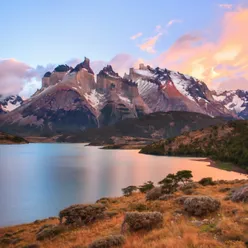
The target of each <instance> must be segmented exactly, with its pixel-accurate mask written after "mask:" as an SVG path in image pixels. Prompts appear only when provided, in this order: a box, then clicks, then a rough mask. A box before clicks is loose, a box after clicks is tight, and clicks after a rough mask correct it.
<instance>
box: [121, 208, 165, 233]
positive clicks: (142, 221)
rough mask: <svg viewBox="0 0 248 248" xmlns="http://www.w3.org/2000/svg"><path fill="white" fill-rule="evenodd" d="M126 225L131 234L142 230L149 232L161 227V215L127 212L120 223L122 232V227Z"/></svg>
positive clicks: (156, 213)
mask: <svg viewBox="0 0 248 248" xmlns="http://www.w3.org/2000/svg"><path fill="white" fill-rule="evenodd" d="M126 224H127V225H128V228H129V230H130V231H131V232H132V231H138V230H142V229H144V230H151V229H153V228H157V227H161V226H162V224H163V215H162V214H161V213H160V212H143V213H138V212H129V213H126V214H125V218H124V221H123V223H122V231H124V226H125V225H126Z"/></svg>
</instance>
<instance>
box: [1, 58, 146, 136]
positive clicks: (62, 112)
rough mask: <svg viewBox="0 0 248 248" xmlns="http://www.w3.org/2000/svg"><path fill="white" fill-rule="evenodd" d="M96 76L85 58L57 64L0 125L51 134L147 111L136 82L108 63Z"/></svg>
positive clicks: (14, 130)
mask: <svg viewBox="0 0 248 248" xmlns="http://www.w3.org/2000/svg"><path fill="white" fill-rule="evenodd" d="M96 78H97V82H96V81H95V75H94V72H93V71H92V69H91V68H90V61H89V59H87V58H85V60H84V61H83V62H82V63H80V64H78V65H77V66H76V67H75V68H71V67H69V66H67V65H59V66H58V67H56V68H55V69H54V71H53V72H47V73H45V75H44V77H43V79H42V88H41V89H40V90H38V91H37V92H35V94H34V95H33V96H31V98H30V99H28V100H27V101H25V103H24V104H23V105H22V106H20V107H19V108H17V109H15V110H13V111H12V112H10V113H8V114H6V115H5V116H4V118H1V119H0V123H1V124H0V128H1V129H2V130H3V131H7V132H11V133H19V134H22V135H24V136H27V135H37V136H53V135H55V134H60V133H68V132H69V133H70V132H77V131H83V130H85V129H87V128H93V127H100V126H104V125H110V124H113V123H115V122H118V121H120V120H123V119H126V118H135V117H139V116H142V115H144V114H147V113H149V112H150V109H149V108H148V107H147V105H146V104H145V103H144V101H143V100H142V98H141V97H140V95H139V92H138V88H137V84H135V83H134V82H132V81H131V80H128V79H123V78H122V77H120V76H119V75H118V74H117V73H115V72H114V71H113V69H112V67H111V66H107V67H105V68H103V70H102V71H100V72H99V74H98V75H97V77H96Z"/></svg>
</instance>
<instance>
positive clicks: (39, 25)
mask: <svg viewBox="0 0 248 248" xmlns="http://www.w3.org/2000/svg"><path fill="white" fill-rule="evenodd" d="M247 27H248V0H228V1H220V0H200V1H199V0H173V1H169V0H168V1H167V0H166V1H165V0H153V1H150V0H143V1H140V0H135V1H133V0H132V1H131V0H125V1H120V0H105V1H102V0H92V1H85V0H71V1H67V0H59V1H58V0H49V1H48V0H42V1H33V0H22V1H20V0H11V1H0V32H1V36H0V95H9V94H17V93H18V94H19V93H20V94H21V95H23V96H25V97H28V96H29V95H30V94H32V93H33V92H34V91H35V90H36V88H39V87H40V85H41V83H40V82H41V78H42V76H43V74H44V73H45V72H46V71H48V70H53V69H54V67H55V66H56V65H58V64H64V63H67V64H69V65H71V66H75V65H76V64H77V63H79V62H81V61H83V59H84V57H85V56H86V57H88V58H90V60H91V64H92V67H93V69H94V70H95V71H96V72H97V71H99V69H101V67H102V66H103V65H105V64H107V63H110V64H112V65H113V67H114V69H115V70H116V71H117V72H119V73H120V74H121V75H122V74H124V72H127V71H128V68H129V67H133V66H134V67H136V66H137V65H138V64H139V63H141V62H144V63H145V64H149V65H151V66H160V67H166V68H168V69H171V70H175V71H180V72H182V73H186V74H189V75H192V76H195V77H197V78H199V79H200V80H203V81H204V82H205V83H207V84H208V86H209V87H210V88H214V89H218V88H221V89H236V88H242V89H247V90H248V35H246V33H247Z"/></svg>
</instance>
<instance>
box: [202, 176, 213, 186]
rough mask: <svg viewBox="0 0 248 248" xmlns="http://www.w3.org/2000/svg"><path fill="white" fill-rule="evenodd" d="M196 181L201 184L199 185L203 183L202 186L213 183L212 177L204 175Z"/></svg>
mask: <svg viewBox="0 0 248 248" xmlns="http://www.w3.org/2000/svg"><path fill="white" fill-rule="evenodd" d="M198 183H199V184H201V185H203V186H207V185H215V183H214V181H213V179H212V177H204V178H202V179H201V180H200V181H199V182H198Z"/></svg>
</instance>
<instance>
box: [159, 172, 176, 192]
mask: <svg viewBox="0 0 248 248" xmlns="http://www.w3.org/2000/svg"><path fill="white" fill-rule="evenodd" d="M158 184H160V185H161V186H162V190H163V192H164V193H166V194H172V193H174V192H175V191H176V190H177V187H178V181H177V177H176V176H175V175H174V174H168V175H167V176H166V177H165V178H164V179H163V180H162V181H160V182H158Z"/></svg>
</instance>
